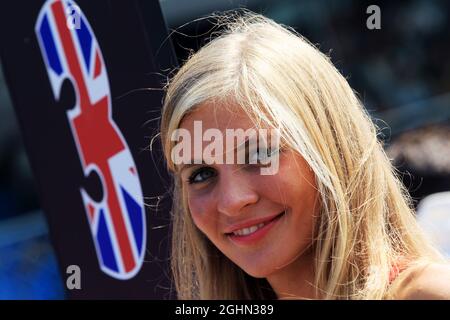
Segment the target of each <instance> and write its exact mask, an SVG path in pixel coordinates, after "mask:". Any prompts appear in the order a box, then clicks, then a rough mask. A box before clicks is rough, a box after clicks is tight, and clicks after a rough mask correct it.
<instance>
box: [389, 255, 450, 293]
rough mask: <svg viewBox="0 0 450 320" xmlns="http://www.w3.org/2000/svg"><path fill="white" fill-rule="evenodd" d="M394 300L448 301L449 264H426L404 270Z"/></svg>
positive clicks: (449, 287)
mask: <svg viewBox="0 0 450 320" xmlns="http://www.w3.org/2000/svg"><path fill="white" fill-rule="evenodd" d="M396 286H397V287H398V290H397V294H396V299H404V300H450V264H440V263H428V264H426V265H420V266H414V267H411V268H408V269H407V270H405V272H404V275H402V277H401V279H399V283H398V284H397V285H396Z"/></svg>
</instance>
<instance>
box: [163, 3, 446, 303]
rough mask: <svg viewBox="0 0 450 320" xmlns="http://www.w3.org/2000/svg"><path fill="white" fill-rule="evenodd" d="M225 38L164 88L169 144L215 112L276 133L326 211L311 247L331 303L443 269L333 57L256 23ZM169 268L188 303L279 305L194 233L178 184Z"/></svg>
mask: <svg viewBox="0 0 450 320" xmlns="http://www.w3.org/2000/svg"><path fill="white" fill-rule="evenodd" d="M217 21H218V24H219V25H220V26H222V27H224V29H223V30H222V31H221V32H220V33H219V34H218V35H217V36H216V37H215V38H214V39H213V40H212V41H210V42H209V43H208V44H206V45H205V46H204V47H202V48H201V49H200V50H199V51H198V52H197V53H195V54H193V55H191V56H190V57H189V59H188V60H187V61H186V63H185V64H184V65H183V67H182V68H181V69H180V70H179V71H178V72H177V73H176V75H175V76H174V77H173V78H172V80H171V81H170V82H169V83H168V85H167V88H166V89H167V92H166V96H165V100H164V106H163V114H162V118H161V140H162V145H163V150H164V154H165V157H166V160H167V166H168V169H169V170H170V171H172V172H175V166H174V164H173V163H172V162H171V157H170V155H171V150H172V148H173V146H174V142H172V141H171V139H170V136H171V133H172V132H173V130H174V129H176V128H178V126H179V125H180V122H181V120H182V119H183V117H184V116H185V115H186V114H187V113H188V112H191V111H192V110H193V108H195V107H196V106H198V105H199V104H201V103H204V102H207V101H222V102H226V101H233V102H235V103H237V104H238V105H239V106H241V107H242V110H243V111H245V112H246V113H247V114H248V115H249V116H250V118H251V119H253V121H254V122H255V124H257V125H261V124H262V123H264V124H265V125H268V126H271V127H276V128H279V129H280V131H281V135H282V139H283V140H284V141H285V142H286V143H287V144H288V145H289V147H290V148H292V149H293V150H295V151H297V152H298V153H299V154H300V155H301V156H302V157H303V158H304V159H305V160H306V162H307V163H308V164H309V166H310V167H311V169H312V170H313V171H314V173H315V176H316V182H317V186H318V192H320V202H321V212H320V215H319V216H318V217H317V219H316V220H317V223H316V225H315V230H314V239H313V243H312V249H313V253H314V255H315V259H314V261H315V265H314V274H315V280H314V285H315V287H316V288H317V290H318V292H319V293H320V295H321V296H322V297H323V298H325V299H383V298H389V297H390V293H389V274H390V270H391V269H392V266H393V265H395V263H396V262H397V261H398V260H399V259H403V258H405V257H406V258H407V259H408V260H409V261H421V260H427V261H432V260H437V259H439V258H440V255H439V253H438V252H437V251H436V250H435V249H434V248H433V247H432V246H431V245H430V244H429V242H428V240H427V239H426V238H425V236H424V235H423V234H422V231H421V230H420V229H419V227H418V225H417V223H416V221H415V217H414V211H413V206H412V203H411V200H410V198H409V196H408V193H407V191H406V190H405V188H404V186H403V185H402V183H401V182H400V181H399V179H398V177H397V174H396V172H395V170H394V169H393V167H392V165H391V163H390V161H389V159H388V158H387V156H386V154H385V153H384V151H383V147H382V145H381V143H380V142H379V141H378V139H377V128H376V126H375V125H374V124H373V123H372V121H371V119H370V117H369V115H368V114H367V112H366V111H365V109H364V107H363V106H362V104H361V103H360V101H359V100H358V98H357V96H356V95H355V93H354V92H353V90H352V89H351V88H350V86H349V84H348V83H347V81H346V79H345V78H344V77H343V76H342V75H341V74H340V73H339V72H338V70H336V68H335V67H334V66H333V64H332V62H331V61H330V58H329V57H328V56H326V55H325V54H323V53H321V52H320V51H319V50H318V49H317V48H316V47H315V46H314V45H312V44H311V43H309V42H308V41H307V40H306V39H305V38H303V37H301V36H300V35H298V34H297V33H296V32H295V31H294V30H292V29H290V28H288V27H285V26H282V25H279V24H277V23H275V22H274V21H272V20H270V19H268V18H265V17H263V16H261V15H257V14H253V13H250V12H244V13H241V12H238V13H231V14H230V13H227V14H225V15H220V16H217ZM172 219H173V225H172V254H171V265H172V273H173V277H174V282H175V286H176V290H177V294H178V298H180V299H263V298H273V297H275V296H274V292H273V291H272V290H271V288H270V286H269V285H268V283H267V281H265V279H256V278H252V277H250V276H249V275H247V274H245V272H243V271H242V270H241V269H240V268H239V267H238V266H236V265H235V264H234V263H233V262H231V261H230V260H229V259H228V258H227V257H225V256H224V255H223V254H222V253H221V252H220V251H219V250H218V249H217V248H216V247H215V246H214V245H213V244H212V243H211V242H210V241H209V240H208V239H207V238H206V236H205V235H204V234H202V233H201V232H200V231H199V230H198V229H197V228H196V226H195V224H194V222H193V220H192V218H191V215H190V212H189V208H188V206H187V201H186V195H185V190H183V188H182V185H181V182H180V179H179V177H178V175H176V174H174V186H173V210H172Z"/></svg>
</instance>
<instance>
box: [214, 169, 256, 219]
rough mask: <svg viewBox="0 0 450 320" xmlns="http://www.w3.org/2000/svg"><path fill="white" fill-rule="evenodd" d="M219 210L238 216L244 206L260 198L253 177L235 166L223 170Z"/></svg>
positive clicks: (219, 191)
mask: <svg viewBox="0 0 450 320" xmlns="http://www.w3.org/2000/svg"><path fill="white" fill-rule="evenodd" d="M219 185H220V187H219V188H218V197H219V199H218V202H217V210H218V211H219V212H220V213H222V214H225V215H228V216H236V215H239V214H241V213H242V212H243V210H244V208H246V207H248V206H249V205H252V204H255V203H257V202H258V200H259V195H258V192H257V191H256V188H255V185H254V184H253V183H252V177H251V176H250V175H247V174H246V173H245V172H243V171H242V169H240V168H238V169H236V167H235V166H230V167H229V168H227V169H225V170H223V171H222V174H221V175H220V180H219Z"/></svg>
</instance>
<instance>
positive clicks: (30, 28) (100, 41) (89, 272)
mask: <svg viewBox="0 0 450 320" xmlns="http://www.w3.org/2000/svg"><path fill="white" fill-rule="evenodd" d="M0 36H1V38H0V41H1V49H0V58H1V61H2V64H3V69H4V73H5V78H6V80H7V85H8V87H9V90H10V94H11V97H12V100H13V103H14V106H15V109H16V112H17V115H18V118H19V123H20V126H21V129H22V132H23V137H24V140H25V144H26V148H27V152H28V155H29V158H30V162H31V166H32V168H33V171H34V174H35V177H36V181H37V185H38V189H39V193H40V199H41V205H42V208H43V210H44V211H45V213H46V215H47V220H48V223H49V226H50V235H51V238H52V242H53V244H54V247H55V249H56V253H57V256H58V259H59V264H60V269H61V273H62V275H63V279H68V277H70V276H71V275H73V274H75V273H76V272H77V270H79V275H80V278H79V280H80V281H79V285H78V286H77V283H75V284H74V286H69V287H70V288H68V289H67V294H68V297H69V298H75V299H78V298H86V299H91V298H94V299H98V298H125V299H127V298H138V299H168V298H173V296H172V294H171V292H170V281H169V267H168V265H169V264H168V256H169V246H168V243H169V228H170V225H169V210H168V209H169V207H170V198H169V195H168V187H169V178H168V176H167V174H166V170H165V168H164V164H163V159H162V154H161V152H160V147H159V144H158V142H156V143H155V144H154V148H153V151H152V152H150V150H149V145H150V142H151V139H152V138H153V137H154V136H155V135H156V134H157V127H158V121H159V116H160V109H161V101H162V91H161V90H160V89H161V87H162V85H163V83H164V81H165V80H166V79H165V75H164V72H167V71H168V70H170V69H172V68H173V67H174V66H176V59H175V55H174V53H173V50H172V47H171V43H170V40H169V39H168V33H167V29H166V26H165V22H164V19H163V16H162V13H161V9H160V7H159V2H158V1H157V0H151V1H139V0H128V1H125V0H123V1H112V0H96V1H90V0H77V1H76V2H74V1H71V0H48V1H3V2H1V3H0ZM148 88H150V89H148ZM68 280H69V283H70V281H72V280H74V279H68ZM75 280H76V279H75ZM72 284H73V283H72ZM79 287H81V288H79Z"/></svg>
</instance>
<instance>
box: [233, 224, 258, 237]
mask: <svg viewBox="0 0 450 320" xmlns="http://www.w3.org/2000/svg"><path fill="white" fill-rule="evenodd" d="M264 225H265V224H264V223H260V224H257V225H255V226H251V227H248V228H243V229H239V230H237V231H234V232H233V234H234V235H235V236H248V235H249V234H252V233H254V232H255V231H256V230H258V229H259V228H262V227H264Z"/></svg>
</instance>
